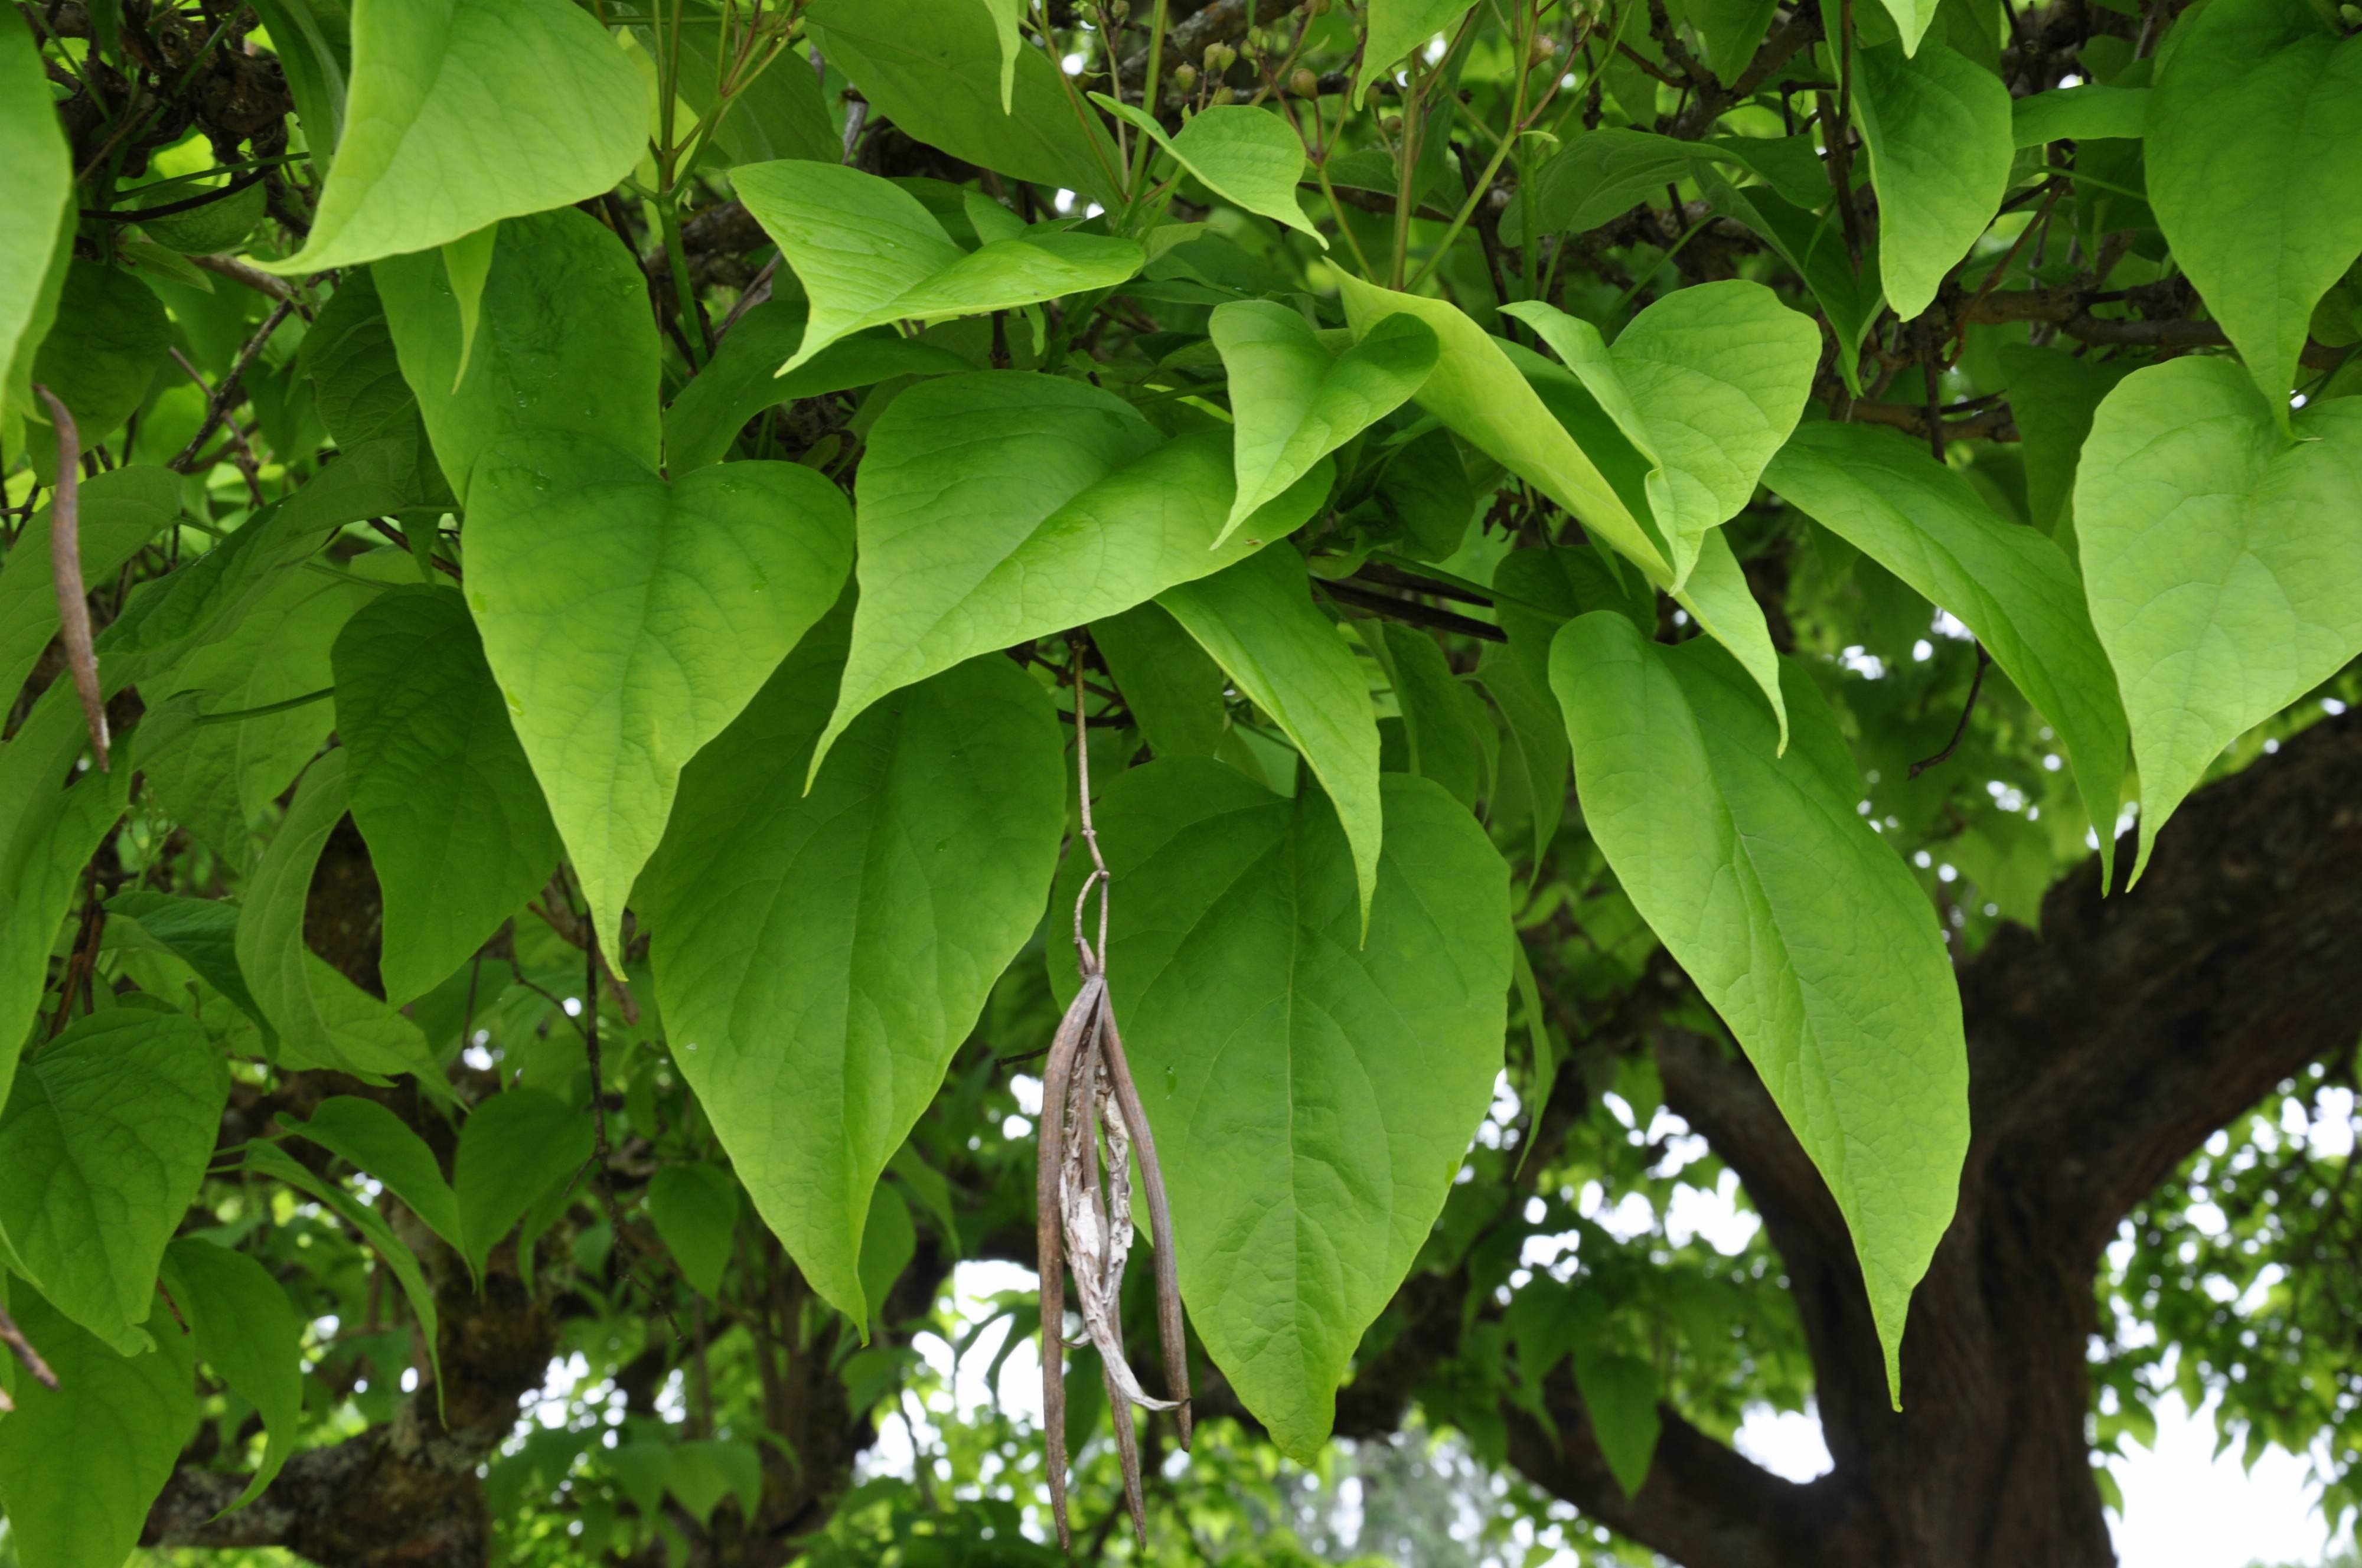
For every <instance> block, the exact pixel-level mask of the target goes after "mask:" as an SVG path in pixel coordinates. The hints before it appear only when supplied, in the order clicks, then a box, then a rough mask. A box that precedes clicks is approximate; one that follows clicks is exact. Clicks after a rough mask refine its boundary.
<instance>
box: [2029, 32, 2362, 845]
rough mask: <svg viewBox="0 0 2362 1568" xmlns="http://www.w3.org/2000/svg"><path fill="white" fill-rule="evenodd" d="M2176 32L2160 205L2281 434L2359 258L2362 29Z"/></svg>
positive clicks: (2162, 108) (2154, 168)
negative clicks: (2351, 34)
mask: <svg viewBox="0 0 2362 1568" xmlns="http://www.w3.org/2000/svg"><path fill="white" fill-rule="evenodd" d="M2174 37H2175V45H2174V49H2173V52H2172V56H2171V58H2170V59H2169V61H2167V62H2166V64H2165V68H2164V70H2163V71H2162V72H2159V74H2158V84H2157V91H2156V95H2155V102H2154V105H2153V107H2152V108H2151V111H2150V113H2149V116H2148V126H2147V138H2146V139H2145V141H2144V142H2143V144H2142V145H2143V147H2144V149H2146V151H2147V160H2148V163H2147V172H2148V181H2147V183H2148V196H2149V205H2150V206H2151V208H2153V209H2154V210H2155V212H2156V213H2157V220H2158V224H2159V226H2162V227H2163V228H2164V230H2165V237H2166V240H2167V242H2168V243H2169V244H2170V245H2171V246H2172V247H2173V259H2174V260H2176V261H2177V262H2179V263H2180V266H2181V269H2182V271H2185V272H2187V273H2189V274H2190V281H2191V282H2193V283H2195V284H2196V285H2198V288H2199V290H2200V291H2201V292H2202V293H2203V294H2204V295H2205V296H2206V304H2207V308H2208V311H2209V312H2210V314H2212V315H2213V316H2214V318H2215V319H2216V320H2218V321H2220V322H2221V323H2222V324H2223V330H2224V332H2226V333H2228V334H2229V335H2230V338H2231V341H2232V343H2233V344H2235V346H2236V347H2237V348H2238V350H2239V356H2240V358H2241V359H2245V360H2246V362H2247V369H2248V371H2249V373H2251V374H2252V375H2253V376H2254V377H2255V378H2256V384H2257V386H2258V387H2260V388H2262V389H2263V393H2264V400H2265V402H2266V403H2269V404H2270V405H2271V410H2272V415H2273V418H2274V420H2275V421H2276V422H2277V423H2278V425H2279V428H2280V429H2282V430H2283V431H2285V430H2286V429H2287V428H2288V408H2287V403H2288V392H2289V387H2290V383H2292V382H2293V381H2295V380H2296V371H2297V358H2298V356H2299V355H2300V354H2301V353H2302V352H2303V349H2304V339H2305V326H2306V323H2307V322H2308V321H2309V320H2310V319H2311V318H2312V310H2313V306H2315V305H2316V304H2320V303H2321V298H2322V296H2323V294H2325V293H2328V292H2329V289H2330V286H2331V285H2332V284H2334V283H2335V282H2337V280H2338V279H2339V278H2340V277H2341V276H2343V275H2344V273H2345V270H2346V268H2347V267H2349V266H2351V265H2352V264H2353V261H2354V259H2355V255H2356V252H2362V39H2354V38H2340V37H2339V35H2338V31H2337V28H2336V27H2335V26H2334V23H2333V22H2332V21H2331V20H2330V19H2329V17H2328V16H2327V15H2326V13H2316V12H2315V11H2314V9H2313V8H2312V6H2308V5H2306V4H2305V3H2304V0H2224V3H2223V4H2220V5H2215V6H2208V7H2206V8H2205V9H2204V10H2202V11H2198V12H2195V13H2193V14H2192V15H2191V16H2190V17H2188V18H2187V19H2185V21H2184V22H2183V23H2182V24H2181V25H2180V27H2178V28H2175V29H2174ZM2047 95H2048V94H2045V96H2047ZM2146 831H2147V830H2146V829H2144V833H2146Z"/></svg>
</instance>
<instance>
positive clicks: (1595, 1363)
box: [1574, 1347, 1661, 1497]
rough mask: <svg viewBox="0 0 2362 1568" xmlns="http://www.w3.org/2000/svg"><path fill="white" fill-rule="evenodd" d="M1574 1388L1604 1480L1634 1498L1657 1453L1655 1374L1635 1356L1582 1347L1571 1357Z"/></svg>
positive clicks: (1654, 1370)
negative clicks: (1608, 1479)
mask: <svg viewBox="0 0 2362 1568" xmlns="http://www.w3.org/2000/svg"><path fill="white" fill-rule="evenodd" d="M1574 1386H1575V1390H1576V1392H1578V1393H1580V1394H1581V1395H1582V1396H1583V1413H1584V1416H1585V1417H1587V1418H1589V1419H1590V1421H1591V1436H1592V1439H1593V1441H1595V1442H1597V1443H1598V1444H1599V1453H1600V1457H1601V1458H1603V1459H1605V1460H1606V1461H1607V1472H1608V1474H1611V1475H1613V1476H1615V1477H1616V1485H1617V1486H1618V1487H1620V1488H1621V1489H1622V1490H1623V1493H1624V1495H1625V1496H1627V1497H1630V1496H1637V1495H1638V1494H1639V1490H1640V1485H1641V1483H1643V1482H1645V1481H1646V1480H1648V1478H1649V1462H1650V1460H1651V1459H1653V1458H1654V1457H1655V1456H1656V1452H1657V1434H1658V1431H1659V1428H1660V1425H1661V1421H1660V1418H1659V1417H1658V1415H1657V1391H1658V1389H1657V1369H1656V1368H1655V1367H1653V1366H1651V1365H1650V1364H1648V1363H1647V1362H1645V1361H1642V1360H1641V1359H1640V1358H1639V1357H1638V1356H1632V1355H1623V1354H1620V1353H1617V1352H1614V1351H1602V1350H1599V1349H1597V1348H1596V1347H1584V1348H1581V1349H1578V1350H1577V1351H1576V1352H1575V1353H1574Z"/></svg>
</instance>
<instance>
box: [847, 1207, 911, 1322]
mask: <svg viewBox="0 0 2362 1568" xmlns="http://www.w3.org/2000/svg"><path fill="white" fill-rule="evenodd" d="M918 1250H919V1228H918V1227H917V1226H915V1225H913V1224H911V1206H910V1205H909V1204H907V1203H905V1202H903V1201H902V1195H901V1194H900V1193H899V1192H897V1191H895V1190H894V1188H892V1187H888V1186H887V1185H885V1184H884V1183H883V1182H880V1183H879V1184H878V1185H877V1187H876V1188H874V1189H873V1190H872V1192H871V1194H870V1198H869V1218H868V1220H866V1222H865V1223H864V1224H863V1225H862V1227H861V1298H862V1299H863V1300H864V1301H865V1302H866V1303H867V1304H868V1312H869V1318H870V1320H872V1321H875V1320H877V1318H878V1316H879V1315H880V1314H881V1313H883V1312H884V1311H885V1309H886V1297H888V1296H889V1294H891V1293H892V1291H893V1289H894V1282H895V1281H896V1280H898V1279H900V1278H901V1277H902V1271H903V1270H904V1269H906V1268H908V1267H910V1265H911V1257H912V1255H913V1254H914V1253H917V1252H918Z"/></svg>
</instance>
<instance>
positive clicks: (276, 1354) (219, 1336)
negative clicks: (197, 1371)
mask: <svg viewBox="0 0 2362 1568" xmlns="http://www.w3.org/2000/svg"><path fill="white" fill-rule="evenodd" d="M164 1266H165V1268H166V1269H167V1270H168V1271H169V1272H170V1273H171V1276H172V1279H173V1282H174V1286H175V1288H174V1290H173V1293H172V1299H173V1300H174V1302H176V1303H177V1304H178V1305H179V1307H180V1309H181V1310H182V1313H183V1314H184V1315H186V1317H187V1318H188V1320H189V1328H190V1331H192V1332H193V1334H194V1335H195V1338H196V1353H197V1354H198V1355H199V1356H200V1357H201V1358H203V1359H204V1364H206V1365H207V1366H210V1367H212V1368H213V1369H214V1373H215V1375H216V1376H218V1377H220V1378H221V1380H222V1381H223V1382H225V1383H226V1384H228V1385H229V1386H230V1387H232V1388H233V1389H235V1390H237V1392H238V1393H239V1394H241V1395H243V1396H244V1397H246V1399H247V1402H248V1403H249V1404H251V1405H252V1406H253V1407H254V1408H255V1409H256V1410H258V1411H259V1412H260V1413H261V1416H262V1424H263V1430H265V1431H266V1432H268V1433H269V1434H270V1441H269V1444H268V1446H267V1447H265V1449H264V1450H263V1453H262V1463H260V1464H259V1465H258V1466H256V1468H255V1472H254V1479H252V1480H251V1481H248V1483H247V1485H246V1490H245V1491H244V1492H242V1493H241V1494H239V1496H238V1499H237V1502H236V1503H233V1504H232V1505H230V1506H231V1507H245V1506H246V1505H247V1504H248V1503H250V1502H252V1501H254V1499H255V1498H257V1497H259V1496H262V1489H263V1488H264V1487H266V1486H268V1485H270V1480H271V1477H272V1476H274V1475H276V1474H279V1467H280V1466H281V1465H282V1464H284V1463H287V1459H288V1456H289V1455H290V1454H292V1453H293V1452H295V1446H294V1445H295V1440H296V1437H297V1436H298V1433H299V1430H300V1428H301V1425H302V1420H303V1415H304V1345H303V1325H302V1323H300V1322H299V1321H297V1320H296V1317H295V1308H294V1304H293V1303H292V1302H290V1301H289V1300H288V1299H287V1293H286V1292H285V1291H284V1290H281V1288H279V1282H278V1281H277V1280H275V1279H273V1278H271V1277H270V1270H269V1269H267V1268H265V1267H264V1266H263V1265H262V1264H259V1263H258V1262H256V1261H255V1260H254V1259H253V1258H252V1257H249V1256H248V1255H247V1254H246V1253H235V1252H232V1251H230V1250H229V1249H228V1248H227V1247H222V1246H216V1245H215V1244H214V1243H213V1242H206V1241H200V1240H199V1239H198V1238H196V1237H194V1236H184V1237H182V1239H181V1240H179V1241H177V1242H173V1243H172V1244H171V1247H170V1248H169V1249H168V1250H167V1252H166V1253H165V1265H164Z"/></svg>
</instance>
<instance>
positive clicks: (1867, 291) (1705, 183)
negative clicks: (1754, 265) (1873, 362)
mask: <svg viewBox="0 0 2362 1568" xmlns="http://www.w3.org/2000/svg"><path fill="white" fill-rule="evenodd" d="M1698 184H1699V186H1700V188H1701V189H1703V190H1704V191H1705V195H1706V199H1707V200H1708V201H1709V202H1711V203H1713V204H1714V206H1715V209H1716V211H1717V212H1720V213H1722V214H1724V215H1726V216H1728V217H1731V218H1734V219H1736V220H1737V221H1738V222H1739V223H1742V224H1744V225H1746V226H1748V227H1749V228H1751V229H1753V230H1754V231H1755V232H1756V233H1757V234H1760V235H1761V236H1762V237H1764V238H1765V239H1766V240H1768V241H1769V242H1770V243H1771V248H1772V249H1773V250H1774V251H1776V252H1778V254H1779V256H1780V259H1782V260H1783V261H1785V262H1787V263H1788V265H1789V267H1791V268H1792V269H1794V271H1795V273H1796V275H1797V276H1799V277H1801V278H1802V279H1804V280H1805V287H1806V288H1807V289H1810V290H1811V291H1812V293H1813V302H1814V303H1815V304H1817V305H1819V306H1820V307H1821V314H1822V315H1826V316H1827V317H1828V320H1829V329H1830V331H1832V332H1834V333H1835V334H1837V339H1838V356H1837V360H1838V375H1839V376H1841V377H1843V378H1844V380H1845V383H1846V390H1847V391H1848V392H1851V393H1852V394H1853V395H1854V396H1855V397H1857V398H1859V397H1860V396H1862V395H1863V393H1862V385H1861V363H1860V361H1861V340H1862V339H1863V338H1864V337H1867V336H1868V335H1869V333H1870V328H1871V324H1872V323H1873V322H1875V321H1876V320H1877V319H1878V313H1879V311H1880V310H1881V309H1882V307H1883V306H1884V304H1885V303H1886V294H1885V292H1884V290H1883V288H1882V286H1881V284H1880V282H1879V273H1878V257H1877V255H1876V254H1875V253H1872V254H1871V255H1867V256H1864V257H1863V258H1862V264H1861V267H1860V270H1859V271H1857V270H1856V269H1855V267H1854V263H1853V259H1852V257H1851V256H1849V254H1848V253H1847V251H1846V242H1845V226H1844V222H1843V220H1842V218H1841V217H1840V216H1839V215H1838V211H1837V208H1836V205H1835V204H1830V207H1829V211H1828V212H1827V214H1824V215H1816V214H1814V213H1812V212H1809V211H1807V210H1805V208H1804V207H1801V206H1799V205H1797V204H1795V203H1794V201H1792V200H1789V199H1787V198H1786V197H1783V195H1782V194H1781V193H1779V191H1778V190H1777V189H1775V188H1767V187H1764V186H1760V185H1749V186H1748V187H1746V188H1745V189H1740V188H1738V187H1737V186H1734V185H1732V184H1731V183H1730V182H1728V181H1727V180H1725V179H1724V178H1723V177H1722V176H1721V175H1720V174H1719V173H1717V172H1716V171H1713V170H1710V169H1701V170H1700V171H1699V174H1698Z"/></svg>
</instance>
